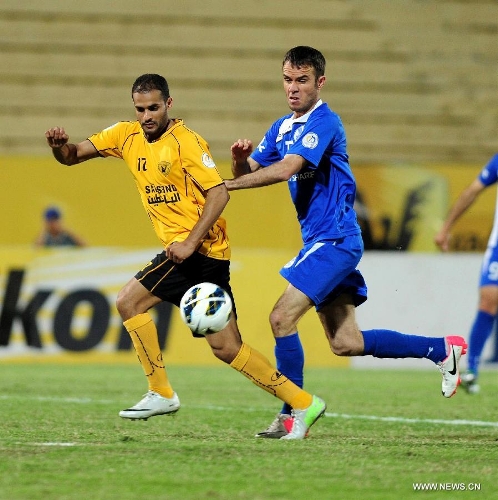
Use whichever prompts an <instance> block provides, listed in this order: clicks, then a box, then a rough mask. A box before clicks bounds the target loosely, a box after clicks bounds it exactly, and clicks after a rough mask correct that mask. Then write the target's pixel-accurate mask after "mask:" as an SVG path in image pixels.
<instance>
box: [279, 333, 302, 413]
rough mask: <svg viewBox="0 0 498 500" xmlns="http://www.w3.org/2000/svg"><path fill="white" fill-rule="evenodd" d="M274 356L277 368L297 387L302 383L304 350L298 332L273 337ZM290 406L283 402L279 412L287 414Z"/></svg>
mask: <svg viewBox="0 0 498 500" xmlns="http://www.w3.org/2000/svg"><path fill="white" fill-rule="evenodd" d="M275 342H276V344H275V358H276V360H277V370H278V371H279V372H280V373H283V374H284V375H285V376H286V377H287V378H288V379H289V380H292V382H294V383H295V384H296V385H297V386H298V387H301V388H302V387H303V383H304V373H303V370H304V351H303V346H302V345H301V339H300V338H299V335H298V333H297V332H296V333H293V334H292V335H287V337H277V338H275ZM290 412H291V407H290V406H289V405H288V404H287V403H285V404H284V406H283V407H282V411H281V413H285V414H289V415H290Z"/></svg>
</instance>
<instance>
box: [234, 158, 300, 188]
mask: <svg viewBox="0 0 498 500" xmlns="http://www.w3.org/2000/svg"><path fill="white" fill-rule="evenodd" d="M305 163H306V162H305V160H304V159H303V158H302V157H301V156H299V155H288V156H286V157H285V158H284V159H283V160H281V161H279V162H277V163H273V164H272V165H270V166H269V167H266V168H260V169H258V170H255V171H253V172H251V173H249V174H245V175H241V176H240V177H236V178H234V179H226V180H225V185H226V187H227V189H228V190H229V191H236V190H238V189H250V188H256V187H263V186H271V185H272V184H277V183H279V182H284V181H288V180H289V179H290V178H291V177H292V176H293V175H294V174H296V173H297V172H299V170H301V168H302V167H303V166H304V164H305Z"/></svg>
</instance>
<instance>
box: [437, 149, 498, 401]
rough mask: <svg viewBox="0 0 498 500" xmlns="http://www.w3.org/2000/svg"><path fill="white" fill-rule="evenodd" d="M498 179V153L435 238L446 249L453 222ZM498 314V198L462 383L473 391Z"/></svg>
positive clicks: (450, 212)
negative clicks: (482, 356) (485, 347)
mask: <svg viewBox="0 0 498 500" xmlns="http://www.w3.org/2000/svg"><path fill="white" fill-rule="evenodd" d="M497 182H498V154H497V155H495V156H493V157H492V158H491V160H490V161H489V162H488V164H487V165H486V166H485V167H484V168H483V169H482V170H481V172H480V173H479V176H478V177H477V179H475V180H474V181H472V182H471V183H470V185H469V186H467V187H466V188H465V189H464V190H463V191H462V193H461V194H460V196H459V197H458V199H457V200H456V201H455V203H454V204H453V206H452V207H451V209H450V211H449V212H448V216H447V218H446V220H445V221H444V224H443V226H442V228H441V230H440V231H439V232H438V233H437V235H436V236H435V238H434V241H435V243H436V244H437V245H438V246H439V248H441V250H443V251H444V252H446V251H448V250H449V241H450V232H451V228H452V227H453V224H454V223H455V222H456V221H457V220H458V219H459V218H460V217H461V216H462V215H463V214H464V213H465V212H466V211H467V209H468V208H470V206H471V205H472V204H473V203H474V201H475V200H476V199H477V197H478V196H479V195H480V194H481V193H482V192H483V191H484V190H485V189H486V188H488V187H489V186H492V185H494V184H496V183H497ZM497 313H498V199H497V202H496V210H495V218H494V222H493V229H492V231H491V234H490V236H489V240H488V247H487V249H486V252H485V254H484V258H483V261H482V266H481V278H480V282H479V305H478V310H477V314H476V317H475V319H474V323H473V325H472V328H471V330H470V336H469V356H468V360H467V362H468V369H467V372H466V373H464V374H463V375H462V385H463V387H464V388H465V390H466V391H467V392H468V393H469V394H476V393H478V392H479V390H480V386H479V384H478V383H477V377H478V375H479V365H480V362H481V355H482V351H483V350H484V346H485V344H486V341H487V340H488V338H489V337H490V335H491V332H492V331H493V326H494V324H495V321H496V314H497Z"/></svg>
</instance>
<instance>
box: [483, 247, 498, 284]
mask: <svg viewBox="0 0 498 500" xmlns="http://www.w3.org/2000/svg"><path fill="white" fill-rule="evenodd" d="M479 285H480V286H489V285H491V286H498V248H497V247H488V249H487V250H486V252H485V253H484V258H483V260H482V267H481V281H480V283H479Z"/></svg>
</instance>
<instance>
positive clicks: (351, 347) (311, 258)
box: [225, 46, 467, 438]
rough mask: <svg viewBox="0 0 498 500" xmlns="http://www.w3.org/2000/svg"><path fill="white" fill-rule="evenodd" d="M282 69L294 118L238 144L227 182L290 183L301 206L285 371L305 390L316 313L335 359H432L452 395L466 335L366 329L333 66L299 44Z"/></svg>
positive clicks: (275, 313) (276, 430) (281, 309)
mask: <svg viewBox="0 0 498 500" xmlns="http://www.w3.org/2000/svg"><path fill="white" fill-rule="evenodd" d="M282 70H283V85H284V90H285V94H286V97H287V104H288V106H289V108H290V110H291V113H290V114H288V115H286V116H283V117H282V118H280V119H278V120H277V121H276V122H274V123H273V125H272V126H271V127H270V128H269V130H268V131H267V132H266V134H265V136H264V138H263V140H262V141H261V142H260V143H259V145H258V146H257V147H256V148H255V149H253V146H252V142H251V141H250V140H248V139H239V140H238V141H236V142H235V143H234V144H233V145H232V148H231V151H232V172H233V175H234V178H233V179H227V180H226V181H225V183H226V186H227V188H228V190H229V191H234V190H237V189H248V188H256V187H260V186H268V185H270V184H275V183H277V182H283V181H287V182H288V186H289V190H290V195H291V197H292V201H293V202H294V205H295V207H296V211H297V218H298V220H299V223H300V226H301V233H302V239H303V248H302V249H301V251H300V252H299V253H298V255H297V256H296V257H295V258H294V259H293V260H291V261H290V262H289V263H287V264H286V265H285V266H284V267H283V268H282V269H281V271H280V274H281V275H282V276H283V277H284V278H285V279H286V280H287V281H288V282H289V284H288V286H287V288H286V290H285V292H284V293H283V295H282V296H281V297H280V298H279V299H278V301H277V303H276V305H275V306H274V308H273V310H272V312H271V315H270V323H271V328H272V331H273V334H274V336H275V341H276V346H275V357H276V360H277V368H278V370H279V371H281V372H282V373H283V374H285V375H286V376H287V377H288V378H290V379H291V380H292V381H293V382H294V383H296V384H297V385H300V386H302V385H303V366H304V354H303V349H302V346H301V342H300V339H299V335H298V333H297V331H298V330H297V325H298V322H299V320H300V319H301V317H302V316H303V315H304V314H305V313H306V312H307V311H308V310H310V309H311V308H312V307H315V308H316V311H317V313H318V317H319V318H320V321H321V323H322V325H323V328H324V330H325V334H326V336H327V338H328V341H329V344H330V347H331V350H332V351H333V352H334V353H335V354H337V355H339V356H364V355H372V356H375V357H378V358H408V357H411V358H427V359H430V360H431V361H433V362H434V363H435V364H437V366H438V368H439V370H440V371H441V373H442V376H443V383H442V391H443V395H444V396H445V397H448V398H449V397H451V396H452V395H453V394H455V392H456V389H457V386H458V384H459V383H460V375H459V368H458V362H459V360H460V357H461V356H462V355H463V354H465V352H466V348H467V345H466V343H465V340H464V339H463V338H462V337H457V336H451V337H446V338H444V337H439V338H435V337H421V336H415V335H405V334H402V333H399V332H396V331H392V330H384V329H378V330H363V331H361V330H360V329H359V328H358V325H357V323H356V319H355V308H356V307H357V306H359V305H360V304H362V303H363V302H364V301H365V300H366V299H367V287H366V284H365V281H364V279H363V276H362V275H361V273H360V272H359V271H358V270H357V269H356V267H357V265H358V263H359V261H360V259H361V257H362V254H363V240H362V237H361V231H360V227H359V225H358V222H357V219H356V214H355V211H354V209H353V203H354V200H355V194H356V183H355V179H354V176H353V173H352V172H351V168H350V166H349V161H348V154H347V149H346V135H345V132H344V128H343V125H342V122H341V119H340V118H339V116H338V115H337V114H336V113H334V112H333V111H332V110H331V109H330V108H329V107H328V105H327V104H326V103H324V102H322V100H321V99H320V91H321V89H322V88H323V86H324V84H325V59H324V57H323V55H322V54H321V53H320V52H319V51H318V50H316V49H314V48H312V47H305V46H299V47H294V48H293V49H291V50H289V52H287V54H286V55H285V57H284V60H283V63H282ZM292 415H293V410H292V408H290V407H289V406H288V405H284V407H283V408H282V410H281V411H280V413H278V414H277V416H276V418H275V420H274V421H273V422H272V424H271V425H270V426H269V427H268V429H266V430H265V431H263V432H260V433H259V434H257V436H258V437H266V438H279V437H281V436H283V435H285V434H287V433H288V432H289V430H291V429H292V427H293V425H294V424H293V417H292Z"/></svg>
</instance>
